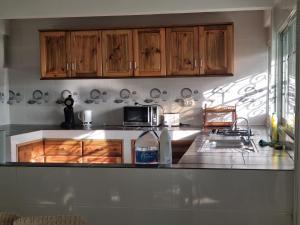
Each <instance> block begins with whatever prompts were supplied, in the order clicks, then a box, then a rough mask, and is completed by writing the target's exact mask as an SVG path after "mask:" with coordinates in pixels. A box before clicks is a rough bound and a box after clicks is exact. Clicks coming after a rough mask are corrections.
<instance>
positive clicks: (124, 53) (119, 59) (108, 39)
mask: <svg viewBox="0 0 300 225" xmlns="http://www.w3.org/2000/svg"><path fill="white" fill-rule="evenodd" d="M102 49H103V50H102V52H103V54H102V55H103V76H105V77H129V76H132V75H133V49H132V31H131V30H107V31H103V32H102Z"/></svg>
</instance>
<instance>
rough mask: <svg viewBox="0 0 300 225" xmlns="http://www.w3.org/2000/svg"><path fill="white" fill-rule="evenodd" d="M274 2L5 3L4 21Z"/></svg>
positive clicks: (36, 0)
mask: <svg viewBox="0 0 300 225" xmlns="http://www.w3.org/2000/svg"><path fill="white" fill-rule="evenodd" d="M272 4H273V0H247V1H246V0H222V1H220V0H210V1H206V0H185V1H182V0H175V1H174V0H151V1H149V0H114V1H111V0H88V1H82V0H64V1H61V0H52V1H47V0H27V1H26V2H25V1H19V0H1V7H0V18H2V19H19V18H21V19H22V18H57V17H83V16H119V15H145V14H148V15H149V14H162V13H187V12H209V11H229V10H232V11H234V10H247V9H248V10H253V9H265V8H271V7H272Z"/></svg>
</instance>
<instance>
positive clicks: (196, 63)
mask: <svg viewBox="0 0 300 225" xmlns="http://www.w3.org/2000/svg"><path fill="white" fill-rule="evenodd" d="M194 67H195V68H197V67H198V62H197V59H194Z"/></svg>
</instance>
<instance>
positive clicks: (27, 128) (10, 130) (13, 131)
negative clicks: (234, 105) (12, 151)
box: [0, 124, 201, 136]
mask: <svg viewBox="0 0 300 225" xmlns="http://www.w3.org/2000/svg"><path fill="white" fill-rule="evenodd" d="M163 128H164V127H125V126H122V125H107V126H92V127H91V128H90V129H84V128H82V127H80V126H78V127H75V128H74V129H64V128H61V127H60V126H58V125H43V124H40V125H22V124H10V125H2V126H0V130H3V131H5V132H6V135H7V136H14V135H18V134H23V133H28V132H34V131H39V130H67V131H72V130H83V131H84V130H86V131H93V130H147V129H149V130H150V129H151V130H155V131H160V130H162V129H163ZM168 129H170V130H174V131H184V130H201V127H199V126H180V127H171V128H168Z"/></svg>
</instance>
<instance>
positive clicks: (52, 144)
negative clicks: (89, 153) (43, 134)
mask: <svg viewBox="0 0 300 225" xmlns="http://www.w3.org/2000/svg"><path fill="white" fill-rule="evenodd" d="M44 148H45V155H46V156H81V155H82V141H76V140H64V139H46V140H45V144H44Z"/></svg>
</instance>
